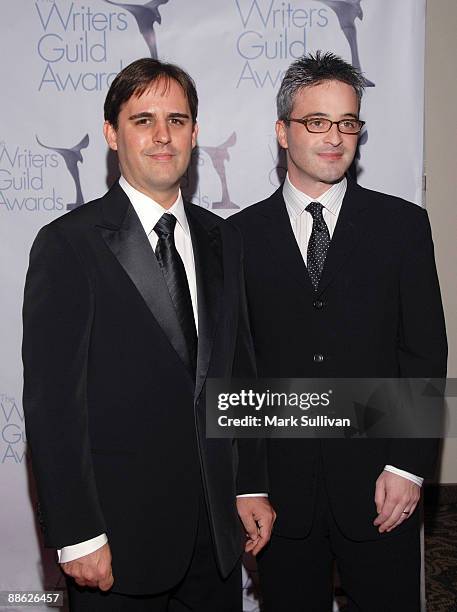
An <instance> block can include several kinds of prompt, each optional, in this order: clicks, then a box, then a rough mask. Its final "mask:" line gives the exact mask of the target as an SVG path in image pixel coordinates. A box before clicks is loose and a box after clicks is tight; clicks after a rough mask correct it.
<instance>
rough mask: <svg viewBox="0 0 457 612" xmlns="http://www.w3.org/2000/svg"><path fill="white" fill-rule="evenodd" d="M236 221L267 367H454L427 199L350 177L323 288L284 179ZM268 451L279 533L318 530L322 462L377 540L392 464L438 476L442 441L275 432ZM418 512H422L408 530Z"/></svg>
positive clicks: (437, 372)
mask: <svg viewBox="0 0 457 612" xmlns="http://www.w3.org/2000/svg"><path fill="white" fill-rule="evenodd" d="M231 221H232V222H233V223H234V224H236V225H237V226H238V227H239V228H240V230H241V232H242V234H243V239H244V251H245V275H246V285H247V295H248V309H249V317H250V325H251V332H252V335H253V340H254V347H255V353H256V360H257V370H258V376H259V377H307V378H314V377H325V378H326V377H328V378H330V377H354V378H356V377H373V378H375V377H379V378H382V377H410V378H414V377H442V376H445V372H446V356H447V346H446V336H445V327H444V318H443V310H442V305H441V298H440V291H439V286H438V280H437V275H436V270H435V263H434V256H433V245H432V239H431V234H430V227H429V223H428V218H427V213H426V212H425V211H424V210H423V209H421V208H420V207H418V206H416V205H414V204H411V203H408V202H405V201H402V200H400V199H399V198H395V197H391V196H388V195H384V194H381V193H377V192H374V191H369V190H368V189H363V188H362V187H359V186H358V185H356V184H355V183H354V182H352V181H349V183H348V189H347V193H346V195H345V198H344V201H343V204H342V207H341V211H340V215H339V218H338V222H337V225H336V228H335V232H334V235H333V237H332V241H331V244H330V247H329V250H328V253H327V258H326V262H325V266H324V270H323V275H322V279H321V283H320V286H319V289H318V291H317V292H315V291H314V290H313V287H312V285H311V281H310V278H309V275H308V273H307V270H306V267H305V264H304V262H303V258H302V256H301V254H300V251H299V249H298V245H297V242H296V240H295V237H294V234H293V231H292V227H291V223H290V220H289V216H288V213H287V209H286V206H285V203H284V199H283V196H282V187H281V188H279V189H278V190H277V191H276V192H275V193H274V194H273V195H272V196H271V197H270V198H268V199H266V200H265V201H263V202H260V203H258V204H255V205H253V206H251V207H249V208H247V209H245V210H243V211H242V212H240V213H238V214H236V215H235V216H234V217H231ZM320 355H322V357H323V360H322V361H318V359H319V356H320ZM268 449H269V450H268V469H269V485H270V497H271V502H272V504H273V506H274V507H275V509H276V511H277V514H278V518H277V521H276V524H275V531H276V532H277V533H280V534H283V535H286V536H291V537H304V536H305V535H306V534H307V533H308V531H309V529H310V527H311V523H312V515H313V500H314V492H315V484H316V472H317V469H318V468H319V467H320V466H319V465H318V462H321V461H322V462H323V466H324V471H323V473H324V475H325V479H326V485H327V490H328V495H329V498H330V501H331V505H332V510H333V512H334V516H335V518H336V520H337V522H338V523H339V525H340V527H341V529H342V530H343V532H344V533H345V534H346V535H348V536H349V537H351V538H353V539H355V540H366V539H371V538H376V537H379V534H378V532H377V530H376V528H375V527H374V526H373V525H372V521H373V520H374V518H375V516H376V507H375V504H374V491H375V482H376V479H377V477H378V476H379V474H380V473H381V472H382V470H383V468H384V466H385V465H386V464H391V465H394V466H396V467H398V468H401V469H403V470H406V471H408V472H411V473H413V474H416V475H419V476H423V477H428V476H431V475H432V473H433V466H434V463H435V458H436V449H437V444H436V441H434V440H416V439H409V440H399V439H397V440H395V439H391V440H384V439H378V440H352V441H351V440H329V439H325V440H321V441H318V440H297V439H295V440H292V439H289V440H271V441H270V442H269V445H268ZM417 520H418V513H417V512H416V513H415V515H414V516H413V517H411V518H410V519H409V520H408V521H405V522H404V523H403V526H402V527H401V528H402V529H407V528H408V527H410V526H412V525H414V524H417ZM396 532H398V529H397V530H396ZM384 537H385V536H384Z"/></svg>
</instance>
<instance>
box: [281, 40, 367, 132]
mask: <svg viewBox="0 0 457 612" xmlns="http://www.w3.org/2000/svg"><path fill="white" fill-rule="evenodd" d="M323 81H341V82H342V83H347V84H348V85H351V87H353V88H354V90H355V93H356V95H357V100H358V102H359V109H360V102H361V100H362V95H363V91H364V88H365V80H364V78H363V76H362V73H361V72H360V70H357V68H354V66H351V64H349V63H348V62H345V61H344V60H343V59H341V57H338V56H337V55H335V54H334V53H331V52H329V51H327V52H326V53H323V52H322V51H316V55H313V54H312V53H309V54H307V55H303V56H302V57H300V58H299V59H297V60H296V61H295V62H293V63H292V64H291V65H290V66H289V68H288V69H287V71H286V73H285V75H284V78H283V80H282V83H281V86H280V88H279V91H278V95H277V96H276V108H277V112H278V119H281V120H283V121H287V119H289V117H290V114H291V112H292V107H293V104H294V98H295V96H296V94H297V92H298V91H299V90H300V89H302V88H303V87H312V86H313V85H319V84H320V83H322V82H323Z"/></svg>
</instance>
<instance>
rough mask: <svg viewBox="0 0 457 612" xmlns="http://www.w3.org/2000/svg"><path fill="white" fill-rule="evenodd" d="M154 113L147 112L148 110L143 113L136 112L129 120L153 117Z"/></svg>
mask: <svg viewBox="0 0 457 612" xmlns="http://www.w3.org/2000/svg"><path fill="white" fill-rule="evenodd" d="M153 116H154V115H153V114H152V113H147V112H143V113H136V114H135V115H131V116H130V117H129V121H134V120H135V119H142V118H144V117H148V118H149V117H153Z"/></svg>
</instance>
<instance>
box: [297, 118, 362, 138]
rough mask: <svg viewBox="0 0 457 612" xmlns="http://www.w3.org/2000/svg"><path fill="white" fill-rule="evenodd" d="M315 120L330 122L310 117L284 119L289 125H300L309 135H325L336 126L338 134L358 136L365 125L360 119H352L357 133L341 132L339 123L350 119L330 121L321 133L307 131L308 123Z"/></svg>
mask: <svg viewBox="0 0 457 612" xmlns="http://www.w3.org/2000/svg"><path fill="white" fill-rule="evenodd" d="M316 119H319V120H320V121H330V119H326V118H325V117H310V118H309V119H294V118H293V117H288V118H287V119H285V121H286V122H287V123H290V122H291V121H293V122H294V123H300V124H301V125H303V126H304V127H305V128H306V129H307V131H308V132H309V133H310V134H327V132H330V130H331V129H332V127H333V125H336V126H337V128H338V132H340V134H347V135H349V136H357V134H360V132H361V131H362V129H363V126H364V125H365V123H366V121H361V120H360V119H354V120H353V121H356V122H357V123H358V124H359V129H358V130H357V132H342V131H341V129H340V123H343V122H344V121H350V119H340V120H339V121H330V125H329V128H328V130H323V131H322V132H313V131H312V130H310V129H309V127H308V122H309V121H315V120H316Z"/></svg>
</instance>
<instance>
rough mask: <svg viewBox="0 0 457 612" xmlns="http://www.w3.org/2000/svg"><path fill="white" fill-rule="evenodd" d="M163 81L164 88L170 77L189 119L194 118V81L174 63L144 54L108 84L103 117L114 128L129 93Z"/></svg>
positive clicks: (139, 93) (132, 93) (193, 119)
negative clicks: (182, 96) (180, 91)
mask: <svg viewBox="0 0 457 612" xmlns="http://www.w3.org/2000/svg"><path fill="white" fill-rule="evenodd" d="M161 79H164V80H165V86H166V87H167V86H168V84H169V82H170V79H173V80H174V81H176V82H177V83H178V84H179V85H181V87H182V89H183V91H184V94H185V96H186V98H187V102H188V103H189V108H190V114H191V117H192V122H193V123H195V122H196V120H197V111H198V96H197V89H196V87H195V83H194V81H193V79H192V77H190V76H189V75H188V74H187V72H185V71H184V70H183V69H182V68H180V67H179V66H176V65H175V64H169V63H167V62H161V61H160V60H157V59H152V58H150V57H144V58H142V59H138V60H136V61H134V62H132V63H131V64H129V65H128V66H126V67H125V68H124V69H123V70H121V72H119V74H118V75H117V76H116V78H115V79H114V81H113V82H112V83H111V87H110V88H109V90H108V93H107V94H106V98H105V105H104V113H105V120H106V121H108V122H109V123H111V125H112V126H113V127H114V129H117V122H118V117H119V113H120V111H121V108H122V105H123V104H125V103H126V102H127V100H129V99H130V98H131V97H132V96H133V95H135V96H138V97H139V96H141V95H142V94H143V93H144V92H145V91H146V90H147V89H149V88H150V87H151V85H152V84H153V83H157V82H158V81H159V80H161Z"/></svg>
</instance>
